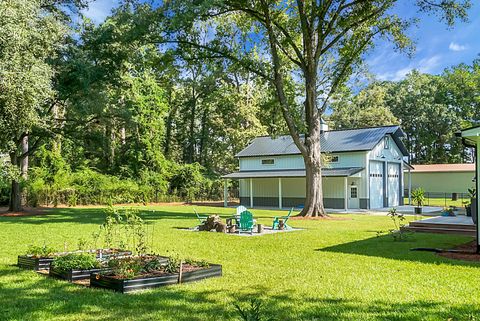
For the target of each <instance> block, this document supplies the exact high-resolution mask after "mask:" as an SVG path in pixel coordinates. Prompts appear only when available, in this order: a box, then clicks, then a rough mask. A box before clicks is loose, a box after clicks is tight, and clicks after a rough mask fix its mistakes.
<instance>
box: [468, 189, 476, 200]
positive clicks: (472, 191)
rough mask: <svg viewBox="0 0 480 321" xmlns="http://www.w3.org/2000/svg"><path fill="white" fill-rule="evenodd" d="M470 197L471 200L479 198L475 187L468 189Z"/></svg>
mask: <svg viewBox="0 0 480 321" xmlns="http://www.w3.org/2000/svg"><path fill="white" fill-rule="evenodd" d="M468 196H469V197H470V198H475V197H476V196H477V190H476V189H475V188H474V187H472V188H469V189H468Z"/></svg>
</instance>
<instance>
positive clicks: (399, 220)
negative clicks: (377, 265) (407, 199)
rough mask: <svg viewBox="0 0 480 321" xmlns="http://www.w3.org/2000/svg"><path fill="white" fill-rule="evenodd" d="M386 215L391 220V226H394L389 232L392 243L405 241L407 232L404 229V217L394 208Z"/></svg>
mask: <svg viewBox="0 0 480 321" xmlns="http://www.w3.org/2000/svg"><path fill="white" fill-rule="evenodd" d="M387 215H388V216H389V217H390V218H391V220H392V222H393V225H394V226H395V228H394V229H391V230H389V234H390V236H392V238H393V240H394V241H405V240H406V239H407V237H408V234H409V232H407V231H406V230H405V229H404V227H405V225H406V224H405V221H406V218H405V215H403V214H402V213H399V212H397V209H396V208H392V209H390V210H389V211H388V214H387Z"/></svg>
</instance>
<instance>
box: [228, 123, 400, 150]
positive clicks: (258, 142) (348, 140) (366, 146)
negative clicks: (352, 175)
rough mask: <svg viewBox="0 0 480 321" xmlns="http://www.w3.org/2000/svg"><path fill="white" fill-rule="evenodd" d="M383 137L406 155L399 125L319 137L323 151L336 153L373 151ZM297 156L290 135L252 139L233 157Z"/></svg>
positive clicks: (337, 131)
mask: <svg viewBox="0 0 480 321" xmlns="http://www.w3.org/2000/svg"><path fill="white" fill-rule="evenodd" d="M385 135H391V136H392V138H393V139H394V141H395V142H396V144H397V145H398V147H399V148H400V150H401V151H402V153H403V155H404V156H407V155H408V152H407V149H406V148H405V145H404V144H403V142H402V141H401V138H402V137H403V136H404V134H403V131H402V130H401V128H400V127H399V126H386V127H371V128H360V129H348V130H334V131H326V132H324V133H322V134H321V136H320V143H321V146H322V152H326V153H338V152H352V151H368V150H372V149H373V148H374V147H375V146H376V145H377V144H378V143H379V142H380V141H381V140H382V139H383V137H385ZM292 154H300V151H299V150H298V148H297V146H296V145H295V143H294V142H293V139H292V137H291V136H289V135H287V136H280V137H277V138H271V137H269V136H262V137H257V138H255V139H254V140H253V141H252V142H251V143H250V145H248V146H247V147H246V148H245V149H243V150H242V151H241V152H239V153H238V154H237V155H236V157H250V156H274V155H292Z"/></svg>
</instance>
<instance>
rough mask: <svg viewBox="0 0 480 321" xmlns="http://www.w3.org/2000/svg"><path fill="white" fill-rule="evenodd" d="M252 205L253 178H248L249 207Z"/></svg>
mask: <svg viewBox="0 0 480 321" xmlns="http://www.w3.org/2000/svg"><path fill="white" fill-rule="evenodd" d="M252 207H253V178H250V208H252Z"/></svg>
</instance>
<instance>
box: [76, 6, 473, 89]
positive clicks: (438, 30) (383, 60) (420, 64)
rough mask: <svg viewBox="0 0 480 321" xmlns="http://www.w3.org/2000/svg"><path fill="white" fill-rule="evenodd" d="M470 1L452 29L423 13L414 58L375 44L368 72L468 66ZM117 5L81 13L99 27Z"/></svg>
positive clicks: (401, 73) (392, 76)
mask: <svg viewBox="0 0 480 321" xmlns="http://www.w3.org/2000/svg"><path fill="white" fill-rule="evenodd" d="M472 2H473V6H472V9H470V11H469V16H470V18H469V21H468V22H461V21H459V22H457V24H456V25H455V26H454V27H453V28H447V26H446V25H445V24H444V23H442V22H440V21H439V20H438V17H436V16H431V15H426V14H422V15H421V16H420V18H421V20H420V22H419V24H418V26H417V27H412V28H411V29H410V30H408V35H409V36H410V37H411V38H412V39H413V40H414V41H415V42H416V51H415V54H414V55H413V57H407V56H406V55H405V54H403V53H397V52H395V51H394V50H393V46H392V45H391V44H390V43H387V42H385V41H378V42H377V45H376V47H375V49H373V50H372V51H371V52H369V53H368V54H367V56H366V62H367V65H368V68H369V71H370V72H371V73H372V74H374V75H375V76H376V78H377V79H380V80H401V79H403V78H404V77H405V75H406V74H408V73H409V72H410V71H411V70H413V69H417V70H419V71H420V72H423V73H430V74H439V73H441V72H442V71H443V70H444V69H445V68H449V67H452V66H455V65H458V64H460V63H466V64H470V63H471V62H472V61H473V60H474V59H475V58H478V57H479V54H480V2H479V1H477V0H473V1H472ZM412 3H413V1H412V0H399V5H398V6H397V7H396V9H395V11H394V12H395V13H396V14H398V15H399V16H401V17H410V16H412V14H413V13H414V12H415V11H414V10H415V7H413V6H412ZM118 4H119V1H118V0H96V1H94V2H93V3H91V4H90V7H89V9H88V10H87V11H85V12H84V14H85V15H86V16H87V17H88V18H90V19H92V21H93V22H95V23H97V24H99V23H101V22H102V21H104V20H105V18H106V17H107V16H108V15H109V14H110V11H111V10H112V8H114V7H116V6H118Z"/></svg>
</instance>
